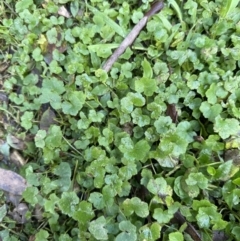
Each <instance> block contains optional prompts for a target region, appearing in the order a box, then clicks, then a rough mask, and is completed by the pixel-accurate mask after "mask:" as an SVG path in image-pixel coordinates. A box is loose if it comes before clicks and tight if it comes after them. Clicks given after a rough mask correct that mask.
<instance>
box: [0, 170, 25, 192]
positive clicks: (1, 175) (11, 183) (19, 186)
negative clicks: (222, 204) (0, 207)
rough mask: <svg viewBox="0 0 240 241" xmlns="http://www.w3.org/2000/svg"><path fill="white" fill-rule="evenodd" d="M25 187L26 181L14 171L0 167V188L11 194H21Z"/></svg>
mask: <svg viewBox="0 0 240 241" xmlns="http://www.w3.org/2000/svg"><path fill="white" fill-rule="evenodd" d="M26 188H27V181H26V179H24V178H23V177H22V176H20V175H18V174H17V173H16V172H13V171H10V170H5V169H2V168H0V189H1V190H3V191H5V192H7V193H10V194H12V195H19V196H21V195H22V193H23V192H24V190H25V189H26Z"/></svg>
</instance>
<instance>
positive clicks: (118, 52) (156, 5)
mask: <svg viewBox="0 0 240 241" xmlns="http://www.w3.org/2000/svg"><path fill="white" fill-rule="evenodd" d="M162 8H163V1H156V2H155V3H154V4H153V5H152V6H151V9H150V10H149V11H148V12H147V13H146V14H145V15H144V17H143V18H142V19H141V20H140V21H139V22H138V23H137V24H136V25H135V26H134V28H133V29H132V30H131V32H130V33H129V34H128V35H127V36H126V38H125V39H124V40H123V41H122V43H121V44H120V45H119V47H118V48H117V49H116V50H115V51H114V52H113V54H112V55H111V57H110V58H109V59H108V60H107V61H106V62H105V63H104V65H103V69H104V70H106V71H107V72H108V71H109V70H110V69H111V67H112V65H113V64H114V63H115V61H116V60H117V59H118V58H119V56H120V55H121V54H123V53H124V51H125V50H126V49H127V47H129V46H130V45H131V44H132V43H133V42H134V40H135V39H136V37H137V36H138V35H139V33H140V31H141V30H142V29H143V28H144V26H145V25H146V23H147V21H148V19H149V18H150V17H151V16H153V15H154V14H155V13H157V12H159V11H161V10H162Z"/></svg>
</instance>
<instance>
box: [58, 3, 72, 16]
mask: <svg viewBox="0 0 240 241" xmlns="http://www.w3.org/2000/svg"><path fill="white" fill-rule="evenodd" d="M58 14H59V15H61V16H63V17H65V18H70V14H69V12H68V10H67V9H66V8H65V7H64V6H61V7H60V8H59V9H58Z"/></svg>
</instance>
